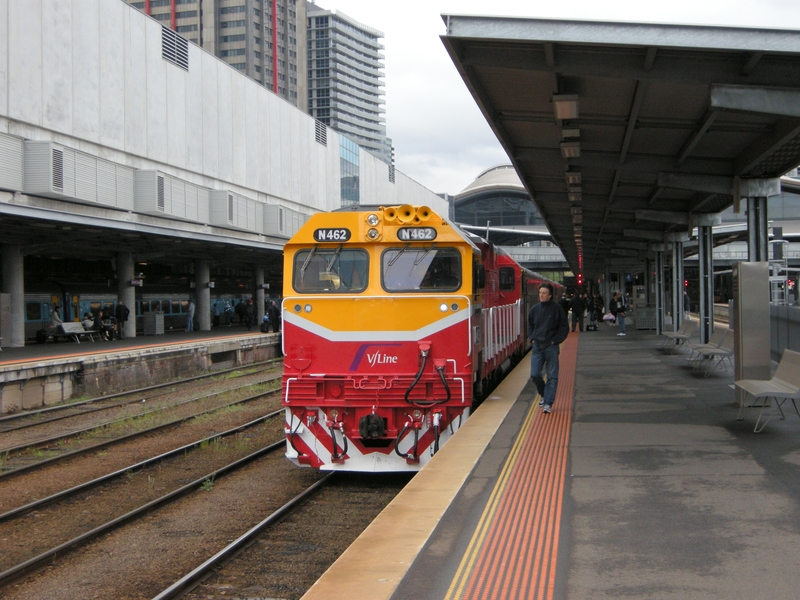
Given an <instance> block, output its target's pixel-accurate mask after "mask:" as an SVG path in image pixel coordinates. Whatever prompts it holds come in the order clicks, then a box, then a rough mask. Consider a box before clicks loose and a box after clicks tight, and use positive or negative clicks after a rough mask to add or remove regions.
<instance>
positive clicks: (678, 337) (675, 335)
mask: <svg viewBox="0 0 800 600" xmlns="http://www.w3.org/2000/svg"><path fill="white" fill-rule="evenodd" d="M695 329H697V321H693V320H691V319H685V320H684V321H683V323H681V326H680V327H679V328H678V331H667V332H666V333H665V334H664V341H663V342H662V344H661V346H662V347H663V348H664V349H667V348H670V349H671V348H675V347H677V346H679V345H680V344H683V343H685V342H687V341H689V340H690V339H691V337H692V336H693V335H694V330H695ZM670 342H673V343H674V345H673V346H670V344H669V343H670ZM670 351H671V350H670Z"/></svg>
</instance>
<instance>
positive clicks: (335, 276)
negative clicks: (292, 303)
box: [292, 245, 369, 294]
mask: <svg viewBox="0 0 800 600" xmlns="http://www.w3.org/2000/svg"><path fill="white" fill-rule="evenodd" d="M368 274H369V256H368V255H367V252H366V251H365V250H362V249H361V248H344V247H342V246H341V245H340V246H337V247H331V248H327V247H326V248H319V247H315V248H309V249H307V250H299V251H298V252H296V253H295V255H294V266H293V268H292V287H294V290H295V291H296V292H314V293H347V294H357V293H360V292H363V291H364V290H365V289H367V283H368Z"/></svg>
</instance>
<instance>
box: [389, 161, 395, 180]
mask: <svg viewBox="0 0 800 600" xmlns="http://www.w3.org/2000/svg"><path fill="white" fill-rule="evenodd" d="M389 183H394V165H389Z"/></svg>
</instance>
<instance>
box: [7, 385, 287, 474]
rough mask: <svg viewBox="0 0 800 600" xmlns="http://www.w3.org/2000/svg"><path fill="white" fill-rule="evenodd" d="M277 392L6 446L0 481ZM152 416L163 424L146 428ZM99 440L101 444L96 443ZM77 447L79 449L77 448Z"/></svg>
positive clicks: (192, 400) (126, 419) (144, 415)
mask: <svg viewBox="0 0 800 600" xmlns="http://www.w3.org/2000/svg"><path fill="white" fill-rule="evenodd" d="M275 382H280V376H276V377H272V378H269V379H267V380H264V381H261V382H258V383H257V384H253V385H263V384H270V383H272V384H274V383H275ZM247 387H250V386H247ZM239 389H242V388H239ZM278 389H279V387H271V388H270V389H267V390H264V391H260V392H258V393H256V394H253V395H250V396H247V397H244V398H238V399H236V400H233V401H231V402H224V403H221V404H215V405H213V406H211V407H210V408H208V409H206V410H202V411H197V412H191V413H190V414H188V415H182V416H178V417H177V418H172V419H169V415H168V412H169V411H170V410H174V409H176V408H181V407H183V406H185V405H188V404H192V403H196V402H199V401H201V400H205V399H209V398H218V397H220V396H222V395H224V394H228V393H230V391H226V392H218V393H214V394H210V395H204V396H200V397H195V398H190V399H187V400H184V401H182V402H180V403H178V404H174V405H171V406H168V407H166V408H157V409H155V410H153V411H147V412H143V413H140V414H138V415H134V416H133V417H131V416H126V417H124V418H122V419H119V420H116V421H109V422H104V423H101V424H95V425H92V426H89V427H84V428H81V429H76V430H72V431H69V432H65V433H62V434H59V435H56V436H52V437H49V438H47V439H39V440H34V441H33V442H27V443H25V444H22V445H18V446H13V447H6V448H3V449H0V452H2V453H3V454H2V461H0V479H2V478H6V477H9V476H11V475H16V474H18V473H22V472H26V471H30V470H32V469H36V468H40V467H42V466H44V465H49V464H52V463H54V462H56V461H59V460H63V459H65V458H68V457H75V456H77V455H80V454H85V453H87V452H90V451H94V450H98V449H100V448H103V447H106V446H109V445H112V444H117V443H119V442H122V441H126V440H130V439H133V438H135V437H140V436H143V435H146V434H148V433H152V432H154V431H158V430H161V429H164V428H167V427H171V426H175V425H178V424H180V423H184V422H186V421H189V420H191V419H194V418H197V417H199V416H201V415H207V414H210V413H213V412H215V411H218V410H222V409H225V408H229V407H233V406H236V405H240V404H244V403H247V402H252V401H254V400H257V399H259V398H263V397H264V396H267V395H270V394H274V393H275V392H276V391H277V390H278ZM154 414H156V415H158V416H164V417H166V419H164V420H162V422H160V423H158V424H155V425H151V426H146V425H147V424H146V423H144V421H145V419H146V418H147V417H150V416H152V415H154ZM137 420H139V421H140V424H142V423H143V424H144V426H140V427H137V422H136V421H137ZM128 422H130V426H131V428H133V429H135V430H134V431H132V432H126V431H125V430H124V429H123V430H122V432H120V433H119V434H118V435H113V434H112V435H100V436H97V437H90V436H89V434H90V433H93V432H94V433H96V432H101V433H102V432H104V430H107V429H110V428H112V427H113V426H114V425H118V424H127V423H128ZM98 439H99V440H100V441H97V440H98ZM72 440H75V442H74V443H72ZM57 442H70V443H60V444H59V443H57ZM93 442H94V443H93ZM76 446H80V447H78V448H76Z"/></svg>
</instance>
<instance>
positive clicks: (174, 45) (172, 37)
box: [161, 25, 189, 71]
mask: <svg viewBox="0 0 800 600" xmlns="http://www.w3.org/2000/svg"><path fill="white" fill-rule="evenodd" d="M161 56H162V57H163V58H164V60H166V61H167V62H171V63H172V64H173V65H176V66H178V67H180V68H181V69H186V70H187V71H188V70H189V41H188V40H187V39H186V38H184V37H181V36H180V35H178V34H177V33H175V32H174V31H172V29H169V28H168V27H164V26H163V25H162V26H161Z"/></svg>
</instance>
